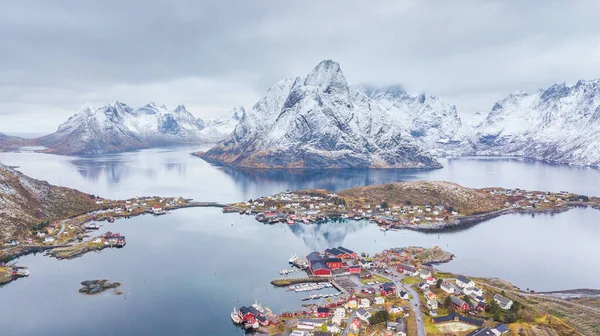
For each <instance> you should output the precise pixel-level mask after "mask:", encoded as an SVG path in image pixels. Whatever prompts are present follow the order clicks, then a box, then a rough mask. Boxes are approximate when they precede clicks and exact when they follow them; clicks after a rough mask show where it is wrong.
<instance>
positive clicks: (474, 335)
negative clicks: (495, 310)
mask: <svg viewBox="0 0 600 336" xmlns="http://www.w3.org/2000/svg"><path fill="white" fill-rule="evenodd" d="M488 335H495V334H494V332H493V331H491V330H490V329H488V328H479V329H476V330H473V331H471V332H470V333H468V334H467V336H488Z"/></svg>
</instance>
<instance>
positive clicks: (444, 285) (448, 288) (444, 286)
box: [440, 281, 454, 294]
mask: <svg viewBox="0 0 600 336" xmlns="http://www.w3.org/2000/svg"><path fill="white" fill-rule="evenodd" d="M440 288H441V289H442V290H443V291H444V292H446V293H448V294H452V293H454V288H452V286H450V283H448V281H442V284H441V285H440Z"/></svg>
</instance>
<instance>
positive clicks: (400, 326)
mask: <svg viewBox="0 0 600 336" xmlns="http://www.w3.org/2000/svg"><path fill="white" fill-rule="evenodd" d="M396 323H398V325H397V326H396V331H402V332H404V333H405V334H406V319H405V318H404V317H398V318H397V319H396Z"/></svg>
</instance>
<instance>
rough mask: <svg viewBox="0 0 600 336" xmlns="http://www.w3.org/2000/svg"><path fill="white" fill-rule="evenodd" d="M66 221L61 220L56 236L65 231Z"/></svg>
mask: <svg viewBox="0 0 600 336" xmlns="http://www.w3.org/2000/svg"><path fill="white" fill-rule="evenodd" d="M65 222H66V220H63V221H60V229H59V230H58V233H57V234H55V235H54V237H58V236H60V235H61V234H62V233H63V232H65Z"/></svg>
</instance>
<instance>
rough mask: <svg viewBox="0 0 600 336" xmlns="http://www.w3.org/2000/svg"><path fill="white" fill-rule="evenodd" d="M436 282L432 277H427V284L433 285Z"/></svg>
mask: <svg viewBox="0 0 600 336" xmlns="http://www.w3.org/2000/svg"><path fill="white" fill-rule="evenodd" d="M436 282H437V280H436V279H435V278H434V277H429V278H427V284H429V285H435V284H436Z"/></svg>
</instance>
